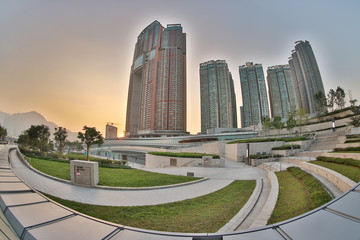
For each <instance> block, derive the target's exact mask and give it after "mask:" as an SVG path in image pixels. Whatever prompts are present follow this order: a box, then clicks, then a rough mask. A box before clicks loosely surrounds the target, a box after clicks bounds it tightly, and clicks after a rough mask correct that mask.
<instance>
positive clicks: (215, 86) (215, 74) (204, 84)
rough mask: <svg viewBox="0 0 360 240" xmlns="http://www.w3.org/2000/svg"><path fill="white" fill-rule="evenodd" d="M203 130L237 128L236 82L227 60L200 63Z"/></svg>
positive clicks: (204, 131) (203, 131)
mask: <svg viewBox="0 0 360 240" xmlns="http://www.w3.org/2000/svg"><path fill="white" fill-rule="evenodd" d="M200 91H201V92H200V95H201V132H202V133H206V132H207V130H208V129H214V128H237V116H236V100H235V91H234V82H233V79H232V76H231V73H230V71H229V69H228V65H227V63H226V61H225V60H217V61H213V60H211V61H208V62H204V63H201V64H200Z"/></svg>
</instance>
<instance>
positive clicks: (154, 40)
mask: <svg viewBox="0 0 360 240" xmlns="http://www.w3.org/2000/svg"><path fill="white" fill-rule="evenodd" d="M125 132H126V136H127V137H155V136H177V135H184V134H187V133H186V34H185V33H183V31H182V27H181V25H180V24H169V25H167V27H166V28H164V27H163V26H162V25H161V24H160V23H159V22H158V21H154V22H153V23H151V24H150V25H149V26H147V27H146V28H145V29H144V30H143V31H142V32H141V33H140V35H139V36H138V38H137V42H136V45H135V51H134V58H133V64H132V66H131V71H130V83H129V93H128V103H127V113H126V129H125Z"/></svg>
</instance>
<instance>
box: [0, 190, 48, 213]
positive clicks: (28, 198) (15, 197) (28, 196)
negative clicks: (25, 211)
mask: <svg viewBox="0 0 360 240" xmlns="http://www.w3.org/2000/svg"><path fill="white" fill-rule="evenodd" d="M44 201H47V200H46V199H45V198H43V197H42V196H40V195H39V194H37V193H35V192H26V193H6V194H1V195H0V206H1V209H2V210H4V209H5V207H6V206H7V207H11V206H16V205H22V204H30V203H38V202H44Z"/></svg>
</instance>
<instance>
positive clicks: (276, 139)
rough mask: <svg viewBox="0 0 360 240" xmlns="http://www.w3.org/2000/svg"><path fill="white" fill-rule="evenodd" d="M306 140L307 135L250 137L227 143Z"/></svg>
mask: <svg viewBox="0 0 360 240" xmlns="http://www.w3.org/2000/svg"><path fill="white" fill-rule="evenodd" d="M304 140H308V138H307V137H291V138H252V139H240V140H235V141H231V142H228V144H233V143H257V142H275V141H284V142H296V141H304Z"/></svg>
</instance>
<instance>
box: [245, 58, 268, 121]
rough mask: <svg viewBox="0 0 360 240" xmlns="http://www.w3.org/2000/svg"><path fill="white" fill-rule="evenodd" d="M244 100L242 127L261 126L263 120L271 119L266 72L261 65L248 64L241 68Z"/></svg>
mask: <svg viewBox="0 0 360 240" xmlns="http://www.w3.org/2000/svg"><path fill="white" fill-rule="evenodd" d="M239 74H240V83H241V93H242V100H243V108H242V114H243V115H244V116H242V117H241V119H244V122H243V123H242V124H241V126H242V127H248V126H253V125H257V124H260V123H261V121H262V118H264V117H270V114H269V103H268V99H267V93H266V84H265V77H264V71H263V68H262V65H261V64H255V65H254V64H253V63H252V62H247V63H246V65H243V66H240V67H239Z"/></svg>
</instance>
